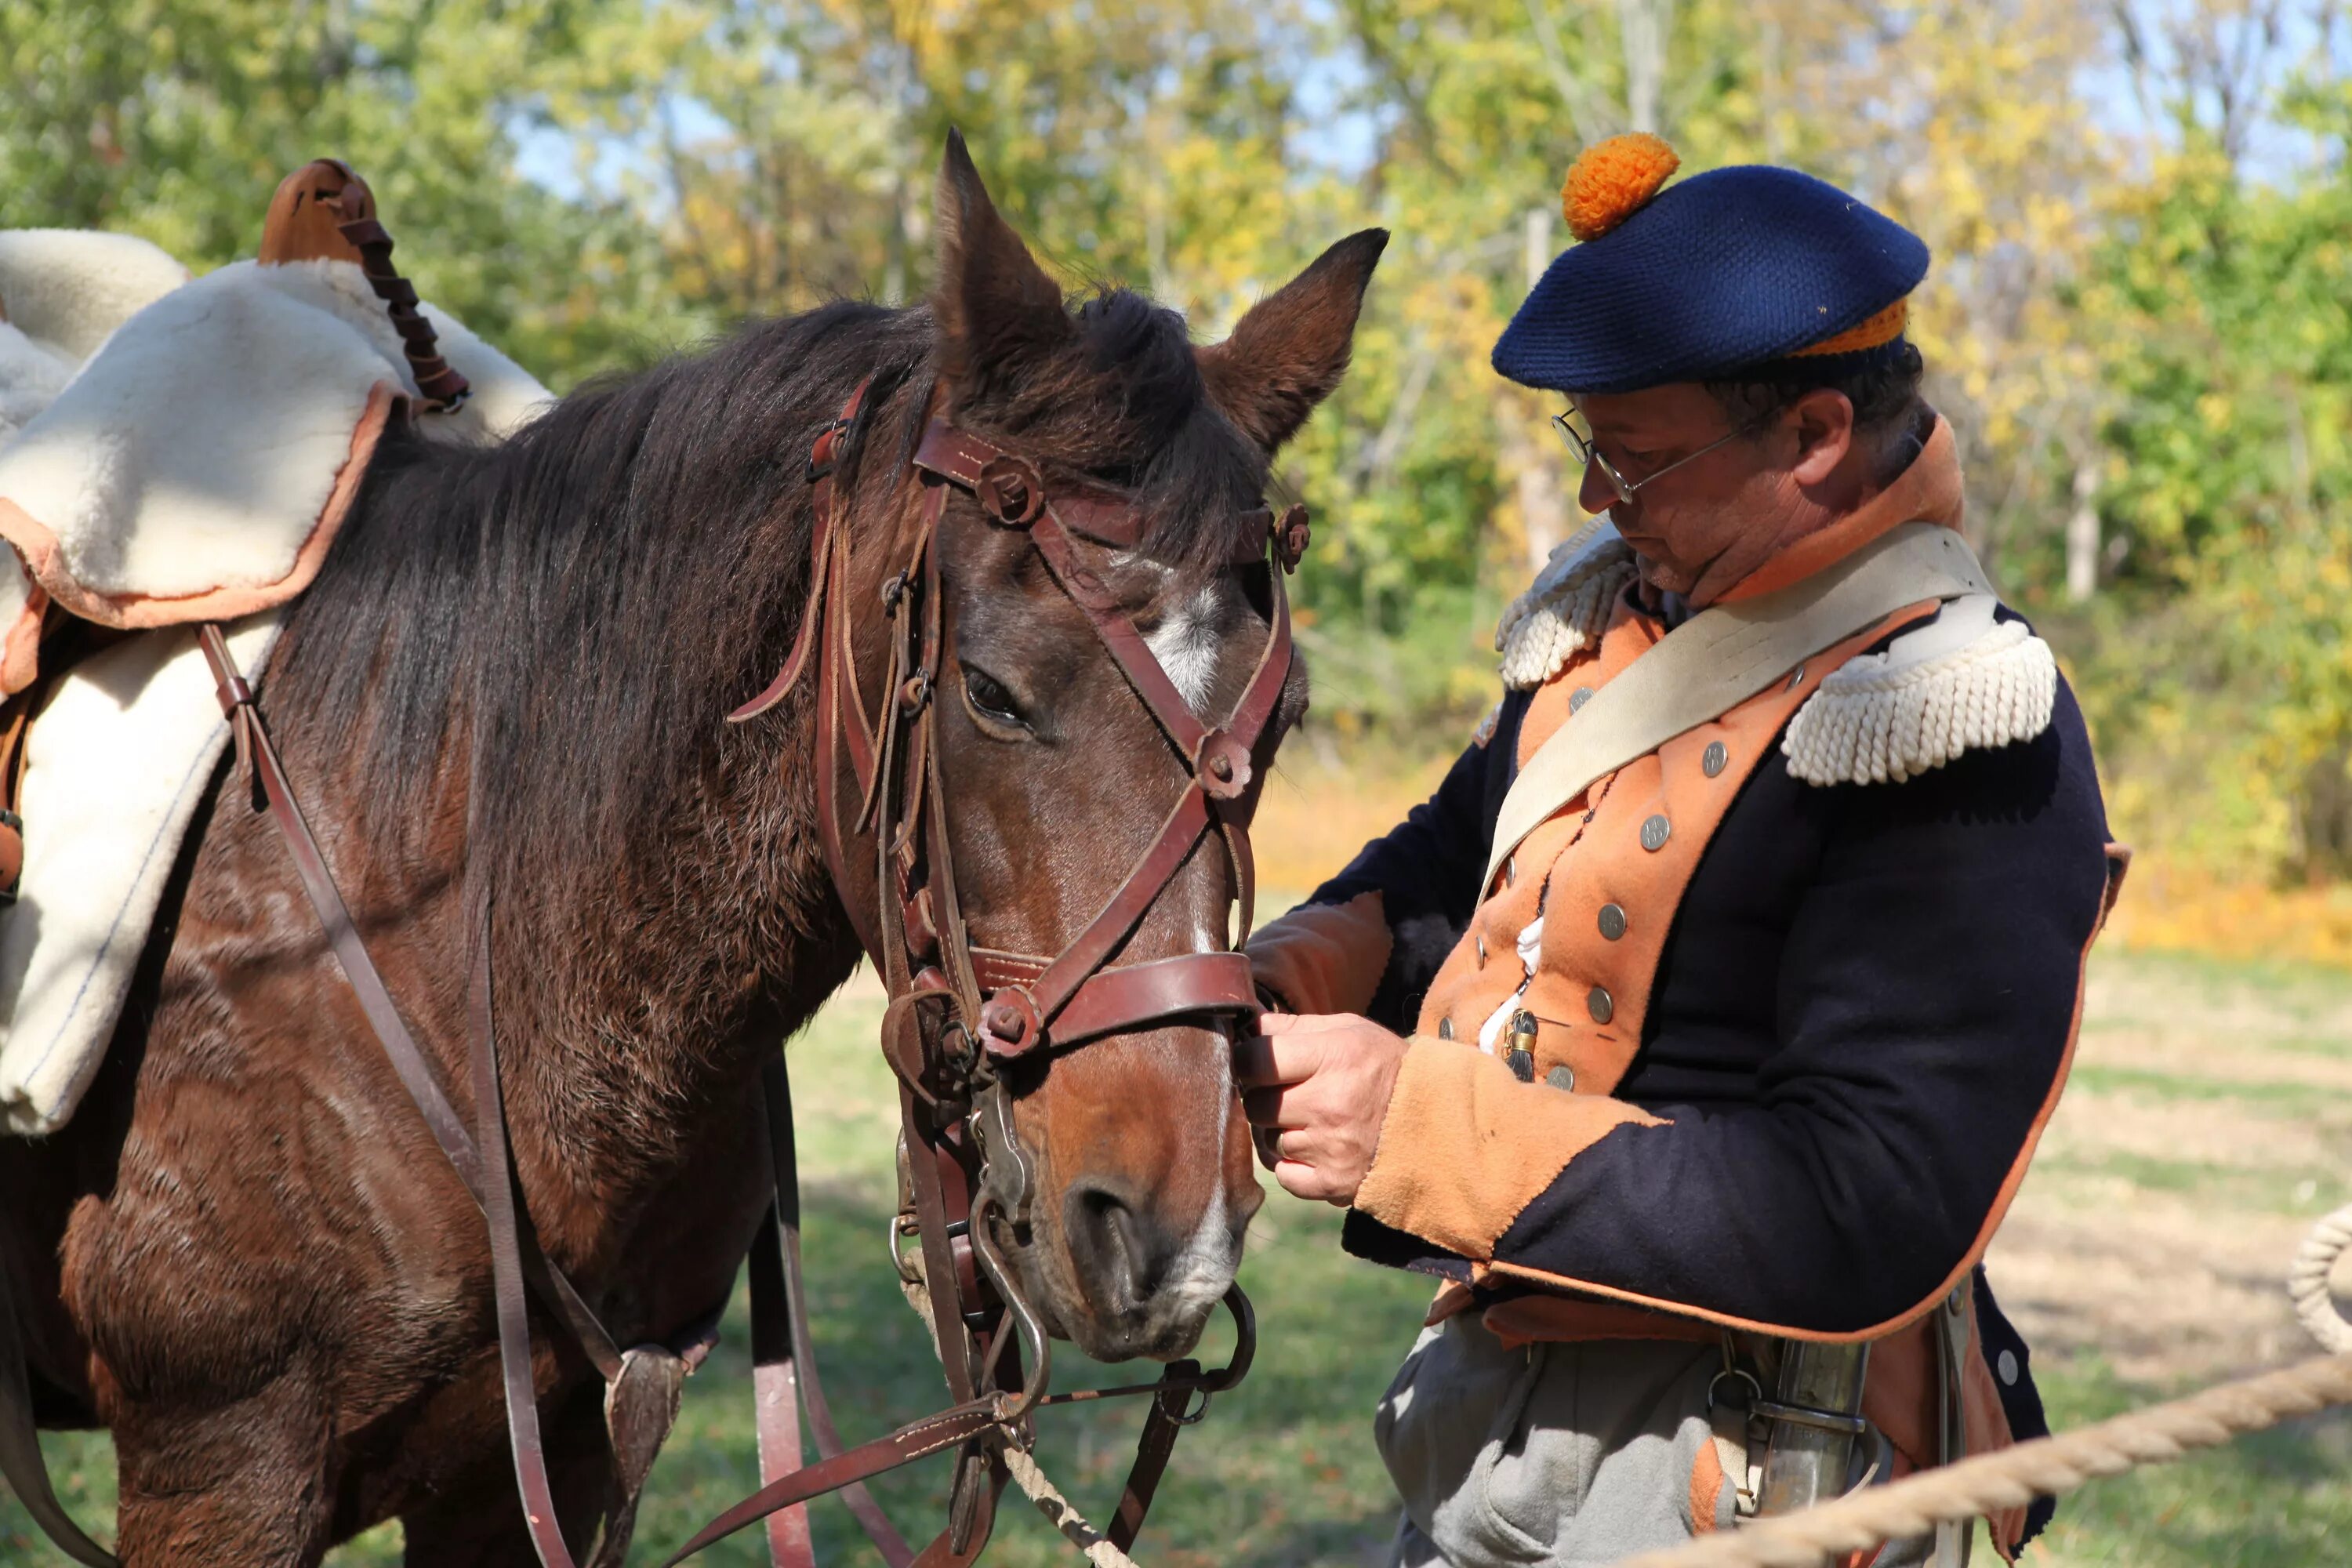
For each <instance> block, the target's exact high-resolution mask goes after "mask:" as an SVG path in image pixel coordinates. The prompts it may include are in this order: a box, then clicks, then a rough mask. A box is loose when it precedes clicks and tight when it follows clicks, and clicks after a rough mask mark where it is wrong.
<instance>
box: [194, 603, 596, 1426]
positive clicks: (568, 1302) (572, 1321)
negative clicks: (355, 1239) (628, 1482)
mask: <svg viewBox="0 0 2352 1568" xmlns="http://www.w3.org/2000/svg"><path fill="white" fill-rule="evenodd" d="M196 640H197V643H198V645H199V646H201V647H203V649H204V651H205V661H206V662H207V663H208V664H210V665H211V667H212V672H213V679H214V681H215V683H216V684H215V696H216V697H217V698H218V699H219V701H220V705H221V712H222V715H223V716H224V717H226V719H227V720H228V721H229V722H230V723H231V724H232V725H234V726H235V727H236V745H237V752H238V753H239V755H240V756H242V757H243V758H244V759H245V761H246V763H247V766H248V767H249V768H250V769H251V771H252V776H253V778H254V780H255V781H256V782H257V784H259V785H260V790H261V796H262V800H263V802H264V804H266V805H267V806H268V811H269V815H270V818H271V820H272V821H273V822H274V823H276V825H277V826H278V836H279V837H282V838H283V839H284V840H285V842H286V850H287V854H288V857H289V858H290V859H291V860H292V861H293V863H294V871H295V875H296V877H297V878H298V879H299V880H300V881H301V884H302V890H303V892H304V893H305V894H307V895H308V896H309V898H310V908H311V910H312V911H313V912H314V913H315V914H316V915H317V917H318V921H319V925H320V930H321V931H323V932H324V933H325V935H326V938H327V945H328V947H329V949H330V950H331V952H333V953H334V955H335V962H336V963H338V964H340V965H341V968H342V971H343V979H344V983H345V984H348V985H350V986H351V988H352V994H353V995H354V996H355V997H356V998H357V999H358V1001H359V1004H360V1011H361V1013H362V1015H363V1016H365V1017H366V1018H367V1021H368V1026H369V1027H370V1028H371V1029H372V1030H373V1031H374V1033H375V1037H376V1041H377V1043H378V1044H380V1045H381V1046H383V1053H384V1056H385V1057H386V1058H388V1059H389V1060H390V1061H391V1063H392V1070H393V1072H394V1074H395V1075H396V1076H397V1077H398V1078H399V1079H400V1081H401V1086H402V1087H403V1088H404V1089H407V1090H408V1094H409V1098H410V1099H411V1100H414V1101H415V1105H416V1110H417V1113H418V1114H419V1115H420V1116H422V1117H423V1118H424V1119H425V1127H426V1129H427V1130H428V1131H431V1132H432V1134H433V1141H434V1142H436V1143H437V1144H439V1145H440V1147H441V1152H442V1154H443V1155H444V1156H445V1157H446V1159H447V1160H448V1162H449V1164H450V1168H451V1169H453V1170H454V1171H456V1172H457V1180H458V1181H459V1182H460V1183H461V1184H463V1185H464V1186H465V1188H466V1191H467V1194H470V1195H471V1196H472V1198H473V1200H474V1202H475V1204H476V1205H478V1206H479V1205H483V1203H484V1191H485V1187H486V1184H485V1182H484V1181H483V1179H482V1171H483V1166H482V1162H481V1158H480V1156H479V1154H478V1152H477V1151H476V1150H475V1147H474V1140H473V1137H472V1135H471V1134H470V1133H468V1132H467V1130H466V1124H465V1122H464V1121H462V1120H460V1119H459V1117H458V1115H457V1110H456V1108H455V1107H453V1106H452V1105H451V1104H450V1103H449V1099H448V1096H447V1095H446V1094H444V1093H443V1092H442V1089H441V1084H440V1080H439V1079H437V1078H436V1077H435V1075H434V1070H433V1066H432V1064H431V1063H430V1062H429V1061H427V1060H426V1059H425V1052H424V1049H423V1047H419V1046H418V1045H417V1043H416V1038H415V1036H414V1035H412V1034H410V1033H409V1030H408V1025H407V1024H406V1022H405V1021H404V1020H403V1019H402V1017H401V1016H400V1009H399V1008H398V1007H397V1006H395V1005H394V1003H393V1000H392V993H391V991H390V990H389V989H388V988H387V987H386V986H385V984H384V983H383V974H382V973H381V972H379V971H378V970H377V968H376V966H375V961H374V959H373V958H371V957H370V956H369V954H368V951H367V943H366V942H363V941H362V939H361V937H360V933H359V926H358V922H357V921H354V920H353V919H352V911H351V907H350V906H349V905H347V904H346V903H344V901H343V895H342V893H341V889H338V888H337V887H336V886H335V879H334V876H333V874H332V873H331V872H330V871H329V870H328V869H327V862H326V858H325V857H324V856H323V855H321V854H320V851H319V843H318V840H317V839H315V838H313V837H311V835H310V823H309V821H308V820H307V819H306V818H305V817H304V816H303V815H302V808H301V806H300V805H299V803H298V802H297V801H296V800H295V798H294V790H293V785H292V784H290V783H289V781H288V779H287V777H286V769H285V765H284V764H283V763H280V762H279V760H278V748H277V746H276V745H275V744H274V743H273V742H271V740H270V738H269V726H268V723H267V722H266V721H264V720H263V719H262V717H261V710H260V709H259V708H258V707H257V706H256V704H255V702H254V699H253V689H252V687H250V686H249V685H247V683H246V679H245V677H244V676H243V675H242V674H240V673H239V672H238V670H237V668H236V658H234V656H232V655H231V654H230V652H229V649H228V639H227V638H226V636H224V635H223V633H222V631H221V628H220V626H218V625H217V624H215V623H213V622H209V621H208V622H206V623H205V624H204V625H203V626H199V627H198V628H197V631H196ZM522 1266H523V1271H524V1273H525V1275H526V1277H527V1278H528V1279H530V1285H531V1288H532V1289H534V1290H535V1291H537V1292H538V1293H539V1294H540V1297H541V1300H545V1301H546V1302H547V1303H548V1304H549V1305H551V1307H553V1308H554V1309H555V1310H556V1315H557V1316H558V1317H560V1318H561V1319H562V1321H563V1323H564V1326H565V1327H566V1328H568V1329H570V1330H571V1331H572V1337H573V1338H574V1339H576V1340H577V1341H578V1342H579V1343H580V1347H581V1349H582V1350H583V1352H586V1354H587V1356H588V1359H589V1360H590V1361H591V1362H593V1363H594V1364H595V1367H596V1370H597V1372H598V1373H601V1374H603V1376H604V1379H605V1381H606V1382H608V1383H609V1382H610V1381H612V1380H613V1379H614V1378H615V1377H618V1376H619V1375H620V1373H621V1352H620V1348H619V1347H618V1346H617V1345H616V1344H615V1343H614V1341H613V1336H612V1335H611V1334H609V1333H607V1332H606V1331H605V1330H604V1324H603V1323H601V1322H599V1321H597V1318H596V1315H595V1313H594V1312H593V1311H592V1310H590V1309H589V1306H588V1303H587V1302H586V1301H585V1300H583V1299H582V1297H581V1295H580V1292H579V1291H578V1290H577V1289H573V1287H572V1281H571V1280H570V1279H567V1278H565V1276H564V1274H563V1271H562V1269H560V1268H556V1267H555V1264H554V1263H553V1261H552V1260H551V1259H550V1258H548V1257H547V1255H546V1254H545V1253H544V1252H542V1251H541V1250H540V1247H539V1245H538V1243H537V1241H536V1240H535V1239H534V1238H533V1237H531V1236H530V1233H529V1230H528V1227H526V1229H525V1231H524V1234H523V1237H522Z"/></svg>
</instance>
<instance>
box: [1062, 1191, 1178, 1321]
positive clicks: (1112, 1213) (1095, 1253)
mask: <svg viewBox="0 0 2352 1568" xmlns="http://www.w3.org/2000/svg"><path fill="white" fill-rule="evenodd" d="M1063 1216H1064V1229H1065V1230H1066V1232H1067V1234H1068V1237H1069V1243H1070V1256H1071V1259H1072V1261H1073V1262H1075V1263H1076V1265H1077V1266H1078V1279H1079V1282H1080V1284H1081V1286H1082V1287H1083V1288H1084V1289H1085V1290H1086V1292H1087V1295H1088V1296H1091V1297H1092V1298H1094V1300H1095V1304H1096V1305H1097V1307H1098V1308H1101V1309H1103V1310H1107V1311H1110V1312H1131V1311H1134V1310H1138V1309H1139V1308H1140V1307H1142V1305H1143V1304H1144V1303H1145V1302H1147V1301H1149V1300H1151V1297H1152V1293H1153V1292H1154V1291H1156V1290H1158V1289H1160V1285H1161V1284H1162V1283H1163V1282H1164V1281H1165V1280H1166V1279H1167V1277H1168V1270H1169V1268H1170V1266H1171V1264H1172V1263H1173V1262H1174V1260H1175V1256H1176V1248H1175V1247H1173V1246H1171V1245H1170V1243H1169V1241H1168V1239H1167V1238H1166V1237H1164V1236H1163V1235H1162V1234H1161V1230H1160V1226H1158V1225H1157V1224H1155V1223H1154V1222H1153V1221H1152V1220H1150V1218H1148V1217H1147V1216H1145V1215H1140V1214H1138V1213H1137V1212H1136V1209H1135V1206H1134V1205H1132V1204H1130V1203H1129V1202H1128V1200H1127V1199H1126V1197H1125V1196H1123V1195H1122V1194H1119V1193H1118V1192H1116V1191H1114V1190H1112V1189H1111V1188H1109V1187H1108V1186H1103V1185H1099V1184H1093V1183H1081V1184H1078V1185H1077V1186H1076V1187H1074V1188H1072V1189H1071V1192H1070V1195H1069V1197H1068V1199H1067V1201H1066V1203H1065V1205H1064V1207H1063Z"/></svg>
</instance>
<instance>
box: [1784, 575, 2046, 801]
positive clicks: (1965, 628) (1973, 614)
mask: <svg viewBox="0 0 2352 1568" xmlns="http://www.w3.org/2000/svg"><path fill="white" fill-rule="evenodd" d="M1993 610H1994V602H1993V599H1992V597H1991V595H1983V594H1972V595H1968V596H1967V597H1965V598H1960V599H1955V600H1953V601H1952V602H1951V603H1950V604H1948V605H1945V606H1944V610H1943V614H1942V615H1941V616H1938V617H1937V620H1936V621H1935V622H1934V623H1932V624H1931V625H1928V626H1923V627H1921V628H1920V629H1919V630H1917V631H1916V632H1908V633H1906V634H1904V635H1902V636H1900V637H1896V638H1895V640H1894V641H1893V642H1892V643H1891V644H1889V645H1888V647H1887V648H1886V650H1885V652H1884V653H1875V654H1864V655H1863V656H1862V657H1861V658H1853V659H1849V660H1848V661H1847V662H1846V663H1845V664H1843V665H1842V666H1841V667H1839V668H1836V669H1834V670H1832V671H1831V672H1830V673H1829V674H1828V675H1827V676H1826V677H1824V678H1823V679H1822V685H1821V689H1820V690H1818V691H1816V692H1814V693H1813V695H1812V696H1811V697H1810V698H1808V699H1806V700H1805V705H1804V706H1803V707H1801V708H1800V709H1798V710H1797V712H1796V716H1795V717H1794V718H1792V719H1790V721H1789V729H1788V732H1787V733H1786V734H1785V735H1784V736H1783V737H1782V738H1781V742H1780V750H1781V752H1782V754H1784V755H1785V756H1786V757H1787V758H1788V759H1789V772H1790V773H1791V774H1792V775H1794V776H1795V777H1797V778H1800V779H1802V780H1804V781H1805V782H1806V783H1807V784H1890V783H1892V784H1899V783H1901V782H1902V781H1903V780H1905V779H1907V778H1911V777H1913V776H1915V775H1916V774H1919V773H1927V771H1929V770H1930V769H1932V768H1940V767H1942V766H1943V765H1944V764H1945V763H1948V762H1950V761H1951V760H1952V759H1953V758H1955V757H1958V756H1959V755H1961V754H1962V753H1963V752H1971V751H1984V750H1990V749H1991V748H1993V747H1996V746H2006V745H2008V744H2010V743H2011V742H2013V741H2029V740H2032V738H2033V737H2034V736H2036V735H2039V734H2041V733H2042V731H2044V730H2046V729H2048V728H2049V727H2050V717H2051V714H2052V712H2053V710H2054V709H2055V707H2056V705H2057V700H2058V663H2057V660H2056V659H2055V658H2053V657H2052V656H2051V652H2050V645H2049V644H2048V643H2045V642H2043V641H2042V639H2041V638H2040V637H2035V636H2033V635H2032V633H2031V632H2029V631H2028V630H2026V628H2025V623H2023V622H2022V621H1997V620H1995V619H1994V617H1993Z"/></svg>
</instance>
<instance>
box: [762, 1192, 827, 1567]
mask: <svg viewBox="0 0 2352 1568" xmlns="http://www.w3.org/2000/svg"><path fill="white" fill-rule="evenodd" d="M749 1271H750V1273H751V1409H752V1415H753V1417H754V1422H755V1426H757V1429H758V1432H759V1439H760V1481H761V1485H763V1486H764V1485H766V1484H767V1483H769V1482H771V1481H775V1480H779V1479H782V1478H783V1477H785V1476H788V1475H790V1474H792V1473H793V1471H794V1470H796V1469H798V1468H800V1466H801V1408H800V1365H799V1361H798V1358H796V1357H795V1356H794V1355H793V1338H792V1327H791V1324H790V1323H789V1322H788V1321H786V1317H785V1310H784V1304H783V1294H784V1267H783V1251H782V1245H781V1244H780V1243H779V1241H778V1240H777V1237H776V1211H775V1210H774V1209H773V1208H771V1209H769V1211H768V1213H767V1215H766V1217H765V1218H763V1219H762V1220H761V1222H760V1228H759V1230H758V1232H757V1233H756V1234H755V1235H753V1237H751V1261H750V1265H749ZM768 1561H769V1562H770V1563H773V1564H775V1568H815V1563H816V1544H815V1542H814V1541H813V1540H812V1539H811V1538H810V1535H809V1521H808V1505H807V1504H805V1503H793V1504H792V1505H791V1506H789V1507H786V1508H780V1509H778V1510H776V1511H775V1512H773V1513H772V1514H770V1515H769V1516H768Z"/></svg>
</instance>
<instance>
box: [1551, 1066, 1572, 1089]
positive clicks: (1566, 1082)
mask: <svg viewBox="0 0 2352 1568" xmlns="http://www.w3.org/2000/svg"><path fill="white" fill-rule="evenodd" d="M1544 1082H1546V1083H1548V1084H1549V1085H1551V1086H1552V1088H1554V1089H1574V1088H1575V1087H1576V1069H1575V1068H1572V1067H1570V1066H1569V1065H1568V1064H1567V1063H1566V1062H1562V1063H1560V1064H1559V1066H1558V1067H1556V1068H1552V1069H1551V1071H1549V1072H1548V1073H1546V1074H1544Z"/></svg>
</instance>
